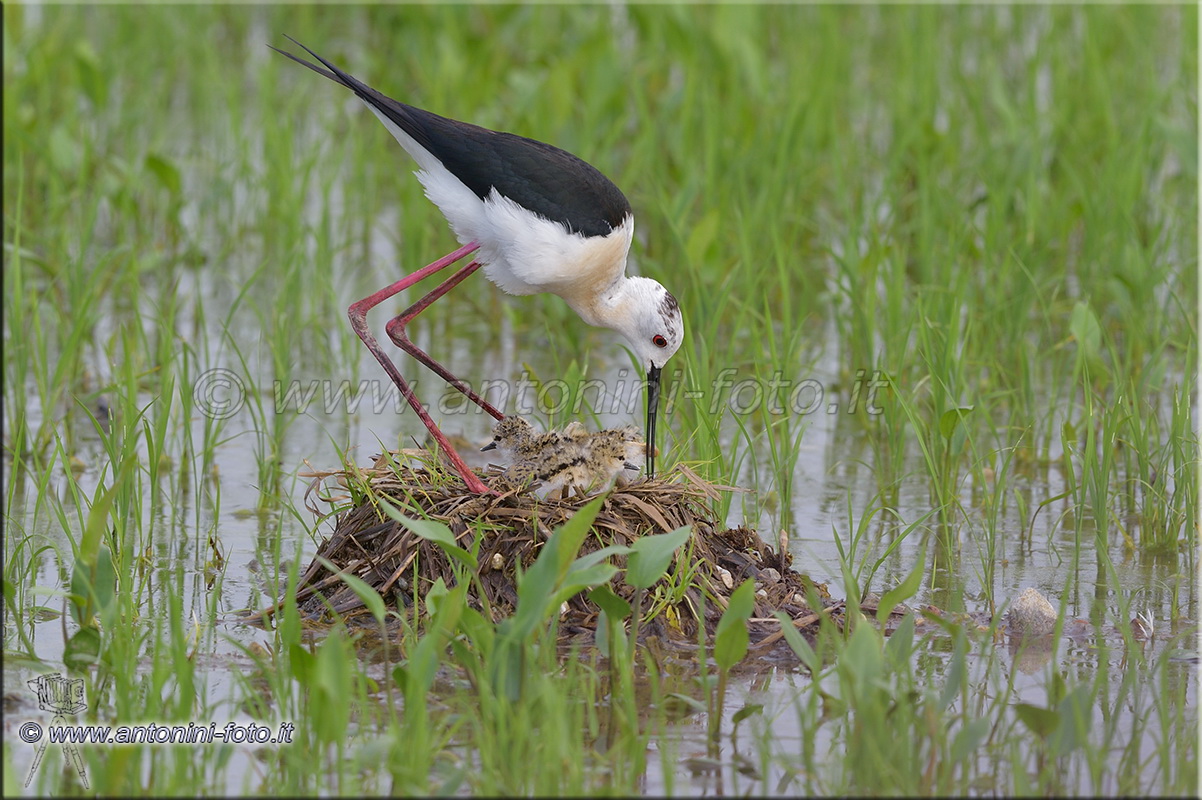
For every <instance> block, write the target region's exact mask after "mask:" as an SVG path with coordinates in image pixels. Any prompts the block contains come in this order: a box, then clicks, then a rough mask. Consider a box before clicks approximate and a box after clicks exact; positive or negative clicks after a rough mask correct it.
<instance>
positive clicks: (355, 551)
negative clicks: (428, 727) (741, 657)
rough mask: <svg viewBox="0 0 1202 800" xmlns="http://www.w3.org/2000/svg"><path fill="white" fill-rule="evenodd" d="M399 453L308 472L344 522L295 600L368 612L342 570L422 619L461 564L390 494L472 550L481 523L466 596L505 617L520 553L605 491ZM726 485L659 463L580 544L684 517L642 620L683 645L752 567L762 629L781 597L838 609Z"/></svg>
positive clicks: (304, 607) (785, 602) (581, 616)
mask: <svg viewBox="0 0 1202 800" xmlns="http://www.w3.org/2000/svg"><path fill="white" fill-rule="evenodd" d="M402 455H405V456H413V455H415V453H412V452H409V451H403V452H402V453H401V454H397V453H391V454H387V455H385V456H381V457H380V458H379V459H378V460H377V461H376V464H375V465H374V466H373V467H372V468H369V469H366V470H364V469H359V468H357V467H354V466H348V467H347V468H346V469H345V470H341V471H338V472H314V473H310V476H311V477H312V478H313V479H314V483H313V485H312V487H311V489H310V497H314V496H316V497H318V498H319V499H321V500H322V501H324V502H326V503H329V504H332V505H335V506H340V507H342V508H343V510H342V511H340V512H339V513H338V514H337V516H336V524H335V529H334V533H333V535H332V536H330V538H329V539H327V540H326V541H325V542H323V543H322V544H321V546H320V547H319V549H318V554H317V557H316V558H314V560H313V562H312V563H311V564H310V565H309V567H308V568H307V569H306V570H305V572H304V574H303V575H302V577H301V580H300V582H299V584H298V588H297V591H296V596H295V602H296V603H297V604H298V607H299V608H300V610H301V612H302V613H303V614H305V615H306V616H308V617H309V618H310V619H321V618H325V617H327V615H330V614H334V615H338V616H341V617H344V618H351V619H353V618H355V617H356V616H357V615H359V614H362V613H364V612H365V609H364V608H363V602H362V600H360V598H359V595H358V594H356V593H355V592H354V591H353V590H352V589H351V588H350V587H349V586H348V585H347V583H346V582H345V581H344V580H343V579H342V575H343V574H351V575H354V576H356V577H358V578H360V579H361V580H363V581H364V582H366V583H367V585H368V586H370V587H372V588H373V589H374V590H375V591H376V592H377V593H379V594H380V595H381V596H382V597H384V598H385V600H386V601H387V602H391V603H394V604H395V606H394V607H395V608H396V609H398V610H401V611H403V612H405V613H407V614H409V616H410V618H411V619H412V620H414V621H420V613H414V610H415V609H418V610H419V611H420V609H421V606H422V598H423V597H424V596H425V594H426V592H427V591H428V590H429V589H430V588H431V587H432V586H433V585H434V584H435V583H436V582H437V581H438V580H439V579H440V578H441V579H442V580H443V582H444V583H445V584H446V585H448V586H453V585H454V584H455V583H456V581H457V580H458V577H457V575H458V574H459V573H457V571H456V565H455V564H453V563H452V560H451V557H450V556H448V554H447V553H446V551H444V549H443V548H442V547H441V546H439V545H438V544H436V543H434V542H432V541H430V540H429V539H426V538H423V537H421V536H418V535H417V534H416V533H415V532H414V531H413V530H411V529H410V528H408V527H406V526H405V525H404V524H402V523H401V522H398V521H396V520H394V519H393V518H391V517H389V516H388V515H387V514H386V513H384V511H383V510H382V508H381V505H382V503H383V502H390V503H391V504H392V505H394V506H395V507H396V508H398V509H399V510H400V512H401V513H402V514H404V515H405V516H407V517H411V518H425V519H430V520H434V521H437V522H440V523H442V524H444V525H446V526H448V527H449V528H450V531H451V533H452V534H453V535H454V537H455V539H456V543H457V544H458V545H459V546H460V547H462V548H464V549H466V550H471V549H472V547H473V544H474V543H475V541H476V539H477V537H480V542H479V548H478V551H477V553H478V555H477V564H478V567H477V576H476V578H477V580H475V581H473V584H472V588H471V589H470V591H469V595H468V601H469V603H470V604H471V605H472V607H473V608H475V609H477V610H479V611H481V612H484V613H487V614H490V615H491V616H492V618H493V619H494V620H500V619H502V618H504V617H507V616H509V615H511V614H512V613H513V610H514V607H515V605H516V603H517V599H518V596H517V585H516V580H515V577H516V574H517V571H518V568H519V565H520V567H521V569H522V570H525V569H527V568H529V566H530V565H531V564H532V563H533V562H534V560H535V559H536V558H537V557H538V555H539V552H540V549H541V547H542V545H543V544H544V543H545V542H546V541H547V539H548V537H549V536H551V535H552V534H553V533H554V531H555V530H556V529H557V528H558V527H559V526H560V525H562V524H563V523H564V522H566V521H567V520H568V519H570V518H571V517H572V515H573V514H575V513H576V512H577V511H579V510H580V508H581V507H583V506H584V505H585V504H586V503H587V502H589V501H590V500H592V499H594V497H595V496H596V495H591V496H587V497H586V496H579V495H574V496H569V497H566V498H546V499H540V498H538V497H537V496H536V495H535V494H533V493H531V492H529V491H525V490H523V489H521V488H518V487H505V486H504V483H503V482H502V481H500V476H499V475H498V474H496V473H492V474H488V473H486V474H485V475H484V476H483V477H484V478H485V480H486V481H491V482H492V483H491V485H493V486H494V487H498V488H502V489H504V491H503V492H502V494H500V496H493V495H476V494H472V493H470V492H468V491H466V489H465V488H464V486H463V484H462V483H461V482H459V481H457V480H454V479H452V478H449V477H448V476H446V474H445V473H444V472H442V471H441V469H440V468H439V467H438V466H437V464H435V463H433V461H432V460H429V459H427V460H426V461H425V463H424V464H422V465H417V466H411V465H410V464H409V463H406V459H403V458H400V456H402ZM729 491H736V490H734V489H732V488H731V487H724V486H718V485H715V484H712V483H710V482H708V481H706V480H705V479H704V478H702V477H701V476H699V475H697V474H696V473H695V472H694V471H692V470H691V469H689V468H688V467H687V466H684V465H678V466H677V467H675V468H674V469H673V470H672V471H670V472H668V473H666V474H663V475H662V476H657V477H655V478H651V479H641V480H636V481H634V482H631V483H628V484H626V485H624V486H619V487H616V488H614V489H612V490H610V491H609V492H608V493H606V496H605V499H604V502H603V504H602V506H601V509H600V512H599V513H598V514H597V516H596V519H595V520H594V522H593V526H592V531H591V534H590V535H589V536H588V537H586V539H585V541H584V544H583V545H582V546H581V549H580V552H579V555H584V554H586V553H589V552H592V551H595V550H598V549H600V548H603V547H606V546H609V545H628V544H630V543H632V542H634V541H635V540H636V539H638V538H639V537H641V536H647V535H650V534H657V533H666V532H668V531H672V530H674V529H676V528H679V527H681V526H686V525H687V526H689V527H690V528H691V530H692V536H691V537H690V539H689V541H688V543H686V545H685V546H684V547H681V548H680V549H679V550H678V551H677V553H676V557H675V558H676V562H675V563H674V565H673V567H672V568H670V569H669V571H668V574H667V576H665V578H663V579H661V581H660V583H659V584H658V585H657V586H656V587H653V588H652V589H651V590H650V591H649V593H648V597H653V598H654V597H656V596H657V594H656V593H657V589H658V590H659V595H658V598H659V602H658V603H657V604H655V607H656V608H658V609H659V611H658V612H657V613H656V614H655V616H654V617H652V618H651V619H650V620H645V621H644V622H643V626H642V627H641V631H642V632H643V634H644V635H649V636H660V637H661V638H663V639H666V640H668V641H674V642H677V643H682V644H683V646H689V645H688V644H687V643H696V642H697V641H698V632H699V629H701V628H704V630H705V631H706V633H707V634H712V633H713V629H714V626H715V625H716V624H717V621H718V619H719V618H720V617H721V615H722V612H723V611H724V610H725V608H726V604H727V598H728V597H729V596H730V594H731V592H732V591H733V590H734V589H735V588H736V587H738V586H739V585H741V584H742V583H743V581H744V580H746V579H748V578H751V579H754V580H755V583H756V609H755V613H754V615H753V624H752V634H753V636H752V639H753V641H759V640H763V639H764V638H765V637H767V638H768V639H770V640H772V641H776V640H778V639H779V638H780V634H779V631H780V625H779V623H777V621H776V620H775V619H774V618H772V614H773V612H775V611H783V612H784V613H785V614H786V615H788V617H789V618H790V619H792V620H794V622H795V625H797V626H798V627H799V628H804V627H805V625H806V624H812V623H816V622H817V620H818V617H819V615H820V614H822V613H829V612H835V611H837V609H836V608H835V607H830V608H827V609H825V610H824V609H813V608H811V607H810V603H812V602H813V601H814V600H815V599H816V598H826V597H827V596H828V595H827V592H826V588H825V587H824V586H821V585H817V584H814V583H812V582H811V581H810V580H809V579H808V578H806V577H805V576H803V575H801V574H800V573H798V572H796V571H794V570H793V569H792V568H791V563H792V556H791V555H790V554H789V553H788V552H787V551H786V550H785V549H784V548H777V549H774V548H773V547H771V546H769V545H768V544H767V543H766V542H765V541H764V540H763V539H762V538H760V536H759V535H758V534H756V533H755V532H754V531H752V530H749V529H747V528H744V527H739V528H730V529H723V528H722V526H721V525H720V524H719V522H718V520H717V519H716V517H715V515H714V513H713V511H712V510H711V504H712V502H713V501H715V500H718V499H720V498H721V496H722V493H723V492H729ZM311 507H312V506H311ZM314 510H317V509H314ZM613 558H614V561H613V563H615V564H616V565H617V566H618V567H619V568H620V569H621V568H624V566H625V563H624V558H623V557H622V556H614V557H613ZM331 565H332V566H333V569H331ZM460 569H462V567H460ZM682 587H683V589H682ZM611 588H612V589H613V590H614V591H615V592H616V593H617V594H619V595H620V596H623V597H624V598H626V599H628V600H629V599H630V596H631V595H632V593H633V590H632V589H631V588H630V587H629V586H628V585H627V584H625V583H624V582H623V581H622V579H621V573H619V574H618V576H616V577H615V578H614V580H613V582H612V586H611ZM281 602H283V601H281ZM277 607H278V605H277ZM274 610H275V608H274V607H273V608H272V609H268V611H267V612H265V613H267V614H270V613H272V612H273V611H274ZM599 611H600V609H599V608H598V607H597V606H596V605H595V604H593V603H592V602H591V601H590V600H589V599H588V597H587V595H586V594H584V593H582V594H578V595H576V596H575V597H573V598H572V599H571V600H569V601H568V602H567V603H566V604H565V608H563V609H562V614H561V616H560V630H561V632H563V633H564V634H567V635H591V634H592V633H593V632H594V631H595V629H596V624H597V619H598V613H599ZM806 620H809V622H808V623H807V622H806ZM757 621H758V622H759V623H760V625H759V629H758V635H756V634H757V626H756V624H755V623H756V622H757ZM774 632H775V635H773V634H774ZM707 638H708V637H707Z"/></svg>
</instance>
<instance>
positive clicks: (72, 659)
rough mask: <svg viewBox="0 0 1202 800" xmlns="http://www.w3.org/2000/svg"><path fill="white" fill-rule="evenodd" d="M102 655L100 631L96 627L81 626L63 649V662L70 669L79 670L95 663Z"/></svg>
mask: <svg viewBox="0 0 1202 800" xmlns="http://www.w3.org/2000/svg"><path fill="white" fill-rule="evenodd" d="M99 657H100V631H98V630H96V629H95V628H91V627H85V628H80V629H79V630H77V631H76V632H75V633H73V634H71V638H70V639H68V640H67V646H66V647H65V648H64V649H63V663H64V664H66V665H67V668H68V669H72V670H78V669H83V668H85V667H88V666H90V665H92V664H95V663H96V661H97V659H98V658H99Z"/></svg>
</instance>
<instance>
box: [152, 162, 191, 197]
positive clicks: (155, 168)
mask: <svg viewBox="0 0 1202 800" xmlns="http://www.w3.org/2000/svg"><path fill="white" fill-rule="evenodd" d="M145 163H146V169H148V170H150V172H151V174H153V175H154V176H155V177H156V178H158V181H159V183H161V184H162V185H163V188H164V189H166V190H167V191H168V192H169V193H170V194H171V196H172V197H178V196H179V195H180V193H181V192H182V190H183V180H182V179H181V178H180V174H179V170H178V169H177V168H176V166H175V165H174V164H172V163H171V162H170V161H168V160H167V159H165V158H163V157H162V156H160V155H157V154H155V153H147V154H146V159H145Z"/></svg>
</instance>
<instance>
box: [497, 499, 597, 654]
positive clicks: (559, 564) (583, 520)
mask: <svg viewBox="0 0 1202 800" xmlns="http://www.w3.org/2000/svg"><path fill="white" fill-rule="evenodd" d="M603 502H605V496H604V495H602V496H600V497H597V498H595V499H594V500H592V501H590V502H589V503H588V504H587V505H585V506H584V507H583V508H581V509H580V510H579V511H577V512H576V513H575V514H573V515H572V518H571V519H569V520H568V521H567V522H565V523H564V524H563V525H561V526H559V528H558V529H556V530H555V531H554V532H553V533H552V534H551V536H550V537H549V538H548V539H547V542H546V544H544V545H543V547H542V552H540V553H539V554H538V558H537V559H535V561H534V563H533V564H532V565H531V566H530V569H528V570H526V572H525V573H524V574H523V575H522V577H521V578H520V579H519V581H518V605H517V610H516V611H515V612H514V615H513V616H512V617H510V623H511V624H510V625H509V626H508V628H507V630H508V632H509V634H510V636H511V637H513V638H517V639H520V640H525V639H527V638H528V637H529V636H530V635H531V634H532V633H533V632H534V630H535V629H536V628H538V626H539V625H540V624H545V623H546V622H548V621H549V620H550V619H551V618H552V616H554V615H555V614H558V613H559V604H560V603H562V602H563V601H564V600H566V599H567V597H563V596H561V592H560V589H561V588H562V587H563V585H564V579H565V578H567V576H568V573H569V571H570V570H571V567H572V563H573V559H575V557H576V553H577V552H579V550H580V545H581V544H583V543H584V537H585V536H587V535H588V532H589V531H590V530H592V526H593V520H595V519H596V518H597V514H598V513H599V512H600V511H601V504H602V503H603ZM585 558H586V559H587V558H588V556H585ZM605 568H610V569H616V568H614V567H612V566H611V565H608V564H602V565H594V566H592V567H588V568H587V569H595V570H599V571H598V572H597V573H588V574H587V575H582V574H580V573H579V572H578V573H577V574H576V575H575V576H574V578H575V580H574V581H573V583H574V584H575V585H579V586H580V588H584V586H586V585H588V584H587V582H586V581H585V582H582V581H581V578H587V579H592V578H597V577H600V575H601V572H600V571H601V570H604V569H605ZM610 574H611V576H612V573H610ZM606 580H608V578H606ZM577 591H579V589H577ZM572 594H575V592H573V593H572ZM568 596H569V597H570V596H571V595H568Z"/></svg>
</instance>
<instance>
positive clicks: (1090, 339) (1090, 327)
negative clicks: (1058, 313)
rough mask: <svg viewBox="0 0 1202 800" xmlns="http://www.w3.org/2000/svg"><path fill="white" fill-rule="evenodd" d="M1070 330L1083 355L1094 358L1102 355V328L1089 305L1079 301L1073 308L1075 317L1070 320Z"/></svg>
mask: <svg viewBox="0 0 1202 800" xmlns="http://www.w3.org/2000/svg"><path fill="white" fill-rule="evenodd" d="M1068 329H1069V333H1071V334H1072V336H1073V338H1074V339H1076V340H1077V345H1078V346H1079V347H1080V348H1081V354H1082V355H1084V356H1085V357H1087V358H1093V357H1095V356H1098V355H1100V354H1101V350H1102V326H1101V325H1099V324H1098V318H1097V317H1096V316H1094V313H1093V311H1091V310H1090V308H1089V304H1088V303H1085V302H1082V301H1080V300H1078V301H1077V303H1076V305H1074V306H1073V315H1072V317H1071V319H1070V320H1069V324H1068Z"/></svg>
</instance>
